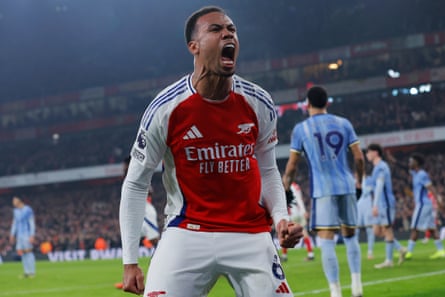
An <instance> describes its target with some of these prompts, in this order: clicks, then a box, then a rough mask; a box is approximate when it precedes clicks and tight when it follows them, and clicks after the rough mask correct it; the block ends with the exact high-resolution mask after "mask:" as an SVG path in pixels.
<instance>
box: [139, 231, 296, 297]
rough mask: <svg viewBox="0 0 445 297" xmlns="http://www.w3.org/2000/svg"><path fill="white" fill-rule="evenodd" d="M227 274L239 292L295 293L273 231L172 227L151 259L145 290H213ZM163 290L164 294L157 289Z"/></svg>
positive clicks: (177, 296)
mask: <svg viewBox="0 0 445 297" xmlns="http://www.w3.org/2000/svg"><path fill="white" fill-rule="evenodd" d="M220 276H225V277H226V278H227V279H228V280H229V283H230V284H231V285H232V287H233V288H234V291H235V293H236V296H237V297H241V296H244V297H246V296H255V297H273V296H276V297H291V296H294V294H293V293H292V291H291V289H290V288H289V285H288V283H287V281H286V278H285V275H284V271H283V268H282V267H281V264H280V258H279V257H278V254H277V249H276V248H275V246H274V244H273V241H272V237H271V235H270V233H268V232H262V233H233V232H200V231H190V230H185V229H181V228H176V227H170V228H167V230H166V231H164V232H163V234H162V238H161V240H160V241H159V244H158V247H157V249H156V253H154V256H153V258H152V260H151V263H150V266H149V269H148V274H147V279H146V284H145V292H144V295H143V296H163V297H164V296H165V297H168V296H171V297H182V296H187V297H202V296H207V294H208V293H209V291H210V290H211V288H212V287H213V285H214V284H215V283H216V281H217V280H218V278H219V277H220ZM156 294H158V295H156Z"/></svg>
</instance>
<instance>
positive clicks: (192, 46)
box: [187, 40, 199, 56]
mask: <svg viewBox="0 0 445 297" xmlns="http://www.w3.org/2000/svg"><path fill="white" fill-rule="evenodd" d="M187 47H188V49H189V52H190V53H191V54H192V55H194V56H195V55H197V54H199V44H198V42H196V41H195V40H191V41H190V42H189V43H188V44H187Z"/></svg>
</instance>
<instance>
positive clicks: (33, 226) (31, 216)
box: [28, 208, 36, 236]
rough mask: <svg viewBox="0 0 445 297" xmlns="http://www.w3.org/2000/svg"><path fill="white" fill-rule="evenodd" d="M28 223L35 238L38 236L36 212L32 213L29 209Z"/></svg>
mask: <svg viewBox="0 0 445 297" xmlns="http://www.w3.org/2000/svg"><path fill="white" fill-rule="evenodd" d="M28 223H29V232H30V234H31V235H32V236H34V235H35V234H36V223H35V220H34V212H33V211H32V209H31V208H30V209H29V218H28Z"/></svg>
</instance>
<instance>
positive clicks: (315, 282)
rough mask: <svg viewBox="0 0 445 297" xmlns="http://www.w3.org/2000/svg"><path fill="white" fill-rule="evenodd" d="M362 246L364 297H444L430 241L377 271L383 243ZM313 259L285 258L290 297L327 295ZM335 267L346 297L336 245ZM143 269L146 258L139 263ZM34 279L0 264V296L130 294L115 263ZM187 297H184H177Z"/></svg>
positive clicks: (298, 254) (41, 269) (227, 295)
mask: <svg viewBox="0 0 445 297" xmlns="http://www.w3.org/2000/svg"><path fill="white" fill-rule="evenodd" d="M361 247H362V257H363V264H362V266H363V269H362V271H363V283H364V296H384V297H444V296H445V259H439V260H430V259H429V258H428V257H429V255H430V254H431V253H433V252H434V250H435V247H434V245H433V243H432V242H429V243H428V244H422V243H421V242H420V241H419V242H418V243H417V245H416V248H415V251H414V258H413V259H412V260H409V261H406V262H405V263H404V264H403V265H402V266H395V267H394V268H391V269H384V270H376V269H374V268H373V265H374V264H375V263H379V262H381V261H382V260H383V257H384V244H383V243H381V242H379V243H377V244H376V246H375V252H374V253H375V259H374V260H367V259H366V246H365V245H364V244H362V245H361ZM315 253H316V260H315V261H314V262H304V261H303V258H304V256H305V250H303V249H294V250H290V251H289V260H288V262H286V263H283V268H284V270H285V272H286V277H287V279H288V281H289V284H290V286H291V289H292V290H293V292H294V296H313V297H319V296H325V297H327V296H329V292H328V290H327V284H326V280H325V278H324V274H323V271H322V267H321V262H320V251H319V250H318V249H316V250H315ZM337 254H338V258H339V263H340V273H341V283H342V285H343V296H350V289H349V284H350V277H349V272H348V266H347V265H348V264H347V261H346V253H345V247H344V246H343V245H338V246H337ZM141 263H142V268H143V269H144V271H146V268H147V266H148V259H147V260H145V259H143V260H141ZM37 269H38V271H37V277H36V278H34V279H19V278H18V276H19V275H20V274H21V272H22V267H21V264H20V263H18V262H14V263H4V264H2V265H0V297H4V296H12V297H20V296H33V297H56V296H58V297H59V296H64V297H90V296H91V297H93V296H107V297H115V296H116V297H117V296H134V295H130V294H127V293H123V292H122V291H120V290H117V289H115V288H114V286H113V285H114V283H116V282H118V281H119V280H120V279H121V275H122V267H121V264H120V261H119V260H102V261H90V260H86V261H81V262H59V263H50V262H47V261H39V262H37ZM233 296H234V293H233V291H232V289H231V288H230V286H229V284H228V283H227V281H226V280H225V279H224V278H221V279H220V280H219V281H218V283H217V284H216V286H215V287H214V288H213V290H212V291H211V293H210V295H209V297H233ZM181 297H188V296H181Z"/></svg>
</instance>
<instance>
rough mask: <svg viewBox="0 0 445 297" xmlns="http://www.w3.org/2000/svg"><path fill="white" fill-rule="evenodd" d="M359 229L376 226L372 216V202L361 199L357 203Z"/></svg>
mask: <svg viewBox="0 0 445 297" xmlns="http://www.w3.org/2000/svg"><path fill="white" fill-rule="evenodd" d="M357 209H358V214H357V227H370V226H372V225H374V222H375V219H374V216H373V215H372V200H371V199H363V198H362V199H360V200H359V201H358V202H357Z"/></svg>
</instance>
